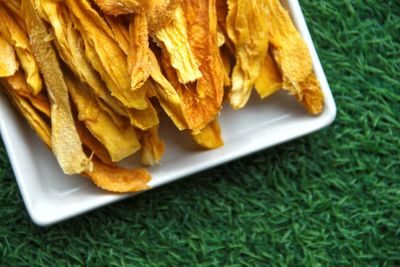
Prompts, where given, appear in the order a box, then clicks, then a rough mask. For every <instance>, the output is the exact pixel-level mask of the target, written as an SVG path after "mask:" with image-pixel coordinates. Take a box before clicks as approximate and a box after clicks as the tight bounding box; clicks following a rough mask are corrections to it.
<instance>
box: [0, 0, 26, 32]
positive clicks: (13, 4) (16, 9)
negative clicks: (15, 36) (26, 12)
mask: <svg viewBox="0 0 400 267" xmlns="http://www.w3.org/2000/svg"><path fill="white" fill-rule="evenodd" d="M0 2H2V3H3V4H4V5H5V6H6V7H7V9H8V11H9V12H10V13H9V14H10V15H11V17H13V18H14V20H15V21H16V22H17V23H18V25H19V27H21V29H22V30H23V31H24V32H26V24H25V21H24V19H23V17H22V13H21V1H20V0H6V1H4V0H3V1H0Z"/></svg>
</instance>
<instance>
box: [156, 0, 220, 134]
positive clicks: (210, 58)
mask: <svg viewBox="0 0 400 267" xmlns="http://www.w3.org/2000/svg"><path fill="white" fill-rule="evenodd" d="M182 6H183V10H184V14H185V17H186V21H187V23H188V27H187V28H188V37H189V43H190V47H191V49H192V51H193V54H194V55H195V57H196V59H197V60H198V62H199V66H200V71H201V73H202V77H201V78H200V79H198V80H197V82H195V83H190V84H187V85H182V84H180V83H179V81H178V80H177V76H176V73H175V71H174V69H172V68H171V65H170V60H169V59H168V55H167V54H165V53H164V54H163V55H162V58H163V60H162V62H163V64H164V69H165V71H166V75H167V77H168V79H169V80H170V81H171V83H172V85H173V86H174V88H175V90H176V92H177V93H178V95H179V97H180V99H181V101H182V102H183V104H184V106H183V108H184V118H185V120H186V122H187V124H188V129H190V130H192V131H193V132H195V133H196V132H198V131H200V130H201V129H202V128H204V127H205V126H206V125H207V124H208V123H210V122H211V121H212V120H214V118H215V117H216V116H217V114H218V112H219V111H220V109H221V104H222V100H223V95H224V75H223V74H224V67H223V65H222V60H221V58H220V53H219V47H218V37H217V14H216V6H215V0H200V1H194V0H185V1H183V4H182Z"/></svg>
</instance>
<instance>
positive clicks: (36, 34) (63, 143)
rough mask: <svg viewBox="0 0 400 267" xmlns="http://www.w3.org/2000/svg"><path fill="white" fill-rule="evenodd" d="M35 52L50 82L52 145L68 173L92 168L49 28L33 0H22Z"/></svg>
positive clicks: (41, 68)
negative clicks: (49, 39)
mask: <svg viewBox="0 0 400 267" xmlns="http://www.w3.org/2000/svg"><path fill="white" fill-rule="evenodd" d="M22 10H23V12H24V15H25V18H26V23H27V29H28V32H29V37H30V40H31V46H32V51H33V53H34V55H35V58H36V59H37V61H38V63H39V65H40V70H41V73H42V74H43V77H44V80H45V82H46V85H47V90H48V94H49V98H50V102H51V125H52V131H51V147H52V150H53V152H54V155H55V156H56V158H57V161H58V163H59V165H60V167H61V168H62V170H63V171H64V173H65V174H77V173H81V172H82V171H84V170H90V169H91V168H92V163H91V161H90V159H89V158H87V157H86V155H85V153H84V152H83V150H82V143H81V141H80V139H79V135H78V133H77V131H76V128H75V124H74V120H73V117H72V113H71V107H70V105H69V98H68V89H67V86H66V84H65V80H64V77H63V73H62V71H61V68H60V66H59V62H58V59H57V56H56V53H55V51H54V49H53V47H52V46H51V44H50V43H49V42H47V41H46V39H47V37H48V32H47V28H46V26H45V25H44V23H43V21H42V20H41V19H40V17H39V16H38V14H37V13H36V10H35V9H34V6H33V3H32V1H31V0H23V2H22Z"/></svg>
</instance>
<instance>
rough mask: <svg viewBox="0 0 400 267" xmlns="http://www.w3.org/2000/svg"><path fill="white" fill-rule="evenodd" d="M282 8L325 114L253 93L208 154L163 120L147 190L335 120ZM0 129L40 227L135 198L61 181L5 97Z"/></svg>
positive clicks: (294, 7)
mask: <svg viewBox="0 0 400 267" xmlns="http://www.w3.org/2000/svg"><path fill="white" fill-rule="evenodd" d="M285 3H287V7H288V9H289V10H290V13H291V15H292V18H293V20H294V22H295V24H296V26H297V28H298V29H299V31H300V32H301V34H302V36H303V37H304V39H305V41H306V42H307V44H308V47H309V49H310V52H311V56H312V59H313V65H314V70H315V72H316V74H317V76H318V78H319V80H320V82H321V87H322V89H323V92H324V94H325V102H326V104H325V109H324V112H323V113H322V114H321V115H320V116H317V117H313V116H310V115H309V114H307V112H306V111H305V109H304V108H303V107H302V106H300V105H299V104H298V103H296V101H295V100H294V99H293V98H292V97H290V96H288V95H287V94H286V93H285V92H279V93H277V94H275V95H274V96H272V97H270V98H268V99H267V100H265V101H261V100H259V99H258V96H257V95H256V93H254V95H253V97H252V99H251V101H250V103H249V104H248V105H247V106H246V107H245V108H244V109H243V110H240V111H238V112H236V111H235V112H234V111H233V110H232V109H231V108H230V107H229V106H225V107H224V109H223V111H222V114H221V119H220V122H221V127H222V131H223V137H224V140H225V146H224V147H222V148H220V149H217V150H212V151H199V150H198V149H197V150H196V148H195V147H194V145H192V144H191V142H190V140H188V139H185V138H182V134H179V133H178V131H177V130H175V129H174V127H173V126H172V122H170V121H168V120H164V123H163V125H162V128H161V133H160V134H161V137H162V138H163V139H164V140H165V141H166V144H167V148H166V153H165V156H164V158H163V159H162V162H161V163H162V165H161V166H155V167H152V168H151V169H150V171H151V173H152V176H153V180H152V181H151V182H150V186H151V187H153V188H155V187H158V186H161V185H163V184H166V183H169V182H172V181H175V180H177V179H180V178H182V177H185V176H188V175H190V174H193V173H195V172H199V171H201V170H204V169H207V168H211V167H213V166H216V165H219V164H222V163H225V162H227V161H230V160H234V159H237V158H239V157H242V156H244V155H247V154H250V153H253V152H255V151H258V150H261V149H265V148H268V147H271V146H273V145H277V144H280V143H283V142H286V141H289V140H291V139H294V138H297V137H300V136H303V135H306V134H309V133H311V132H314V131H317V130H319V129H321V128H323V127H325V126H327V125H329V124H330V123H331V122H332V121H333V120H334V118H335V116H336V106H335V102H334V99H333V97H332V94H331V91H330V88H329V85H328V82H327V80H326V77H325V74H324V72H323V70H322V67H321V63H320V61H319V59H318V56H317V53H316V51H315V48H314V45H313V42H312V40H311V37H310V33H309V31H308V29H307V26H306V23H305V20H304V17H303V14H302V12H301V9H300V5H299V3H298V1H297V0H288V1H287V2H285ZM0 129H1V135H2V137H3V141H4V144H5V147H6V149H7V152H8V156H9V158H10V162H11V165H12V167H13V170H14V173H15V177H16V179H17V183H18V186H19V188H20V191H21V195H22V197H23V199H24V202H25V205H26V208H27V210H28V213H29V214H30V216H31V218H32V220H33V221H34V222H35V223H36V224H38V225H40V226H46V225H50V224H53V223H56V222H59V221H62V220H65V219H68V218H71V217H73V216H76V215H78V214H82V213H84V212H87V211H90V210H92V209H95V208H98V207H101V206H103V205H106V204H110V203H112V202H115V201H117V200H121V199H123V198H126V197H129V196H133V195H134V194H125V195H118V194H111V193H107V192H104V191H102V190H100V189H98V188H96V186H94V185H93V184H92V183H91V182H90V181H89V180H88V179H86V178H83V177H80V176H72V177H69V176H65V175H64V174H63V173H62V172H61V171H60V169H59V167H58V165H57V163H56V161H55V158H54V156H53V155H52V154H51V153H50V152H49V150H48V149H47V148H46V147H45V146H44V145H43V144H42V142H41V141H40V140H39V139H38V138H37V137H36V135H35V134H34V132H33V131H32V130H31V129H30V128H29V126H28V125H27V123H26V122H25V121H24V120H23V119H22V118H21V116H20V115H19V114H18V113H17V112H16V111H15V109H14V108H13V107H12V106H11V104H10V103H9V101H8V99H7V97H6V96H5V95H3V94H0ZM132 161H133V160H132Z"/></svg>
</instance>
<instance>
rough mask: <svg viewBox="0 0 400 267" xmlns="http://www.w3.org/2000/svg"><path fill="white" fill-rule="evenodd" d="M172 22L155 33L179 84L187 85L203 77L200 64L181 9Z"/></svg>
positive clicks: (176, 11) (177, 11) (179, 8)
mask: <svg viewBox="0 0 400 267" xmlns="http://www.w3.org/2000/svg"><path fill="white" fill-rule="evenodd" d="M173 18H174V19H173V20H172V22H171V23H170V24H168V25H166V26H164V27H162V28H160V29H159V30H158V31H156V32H155V36H156V38H157V41H158V42H159V43H160V46H161V47H162V48H163V50H164V53H168V54H169V57H170V60H171V65H172V67H173V68H174V69H175V70H176V72H177V74H178V79H179V82H181V83H183V84H187V83H189V82H194V81H196V80H197V79H199V78H201V77H202V74H201V72H200V70H199V63H198V62H197V60H196V57H195V55H194V54H193V51H192V49H191V46H190V42H189V37H188V33H187V26H186V25H187V22H186V18H185V15H184V13H183V10H182V8H181V7H178V8H176V10H175V13H174V17H173Z"/></svg>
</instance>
